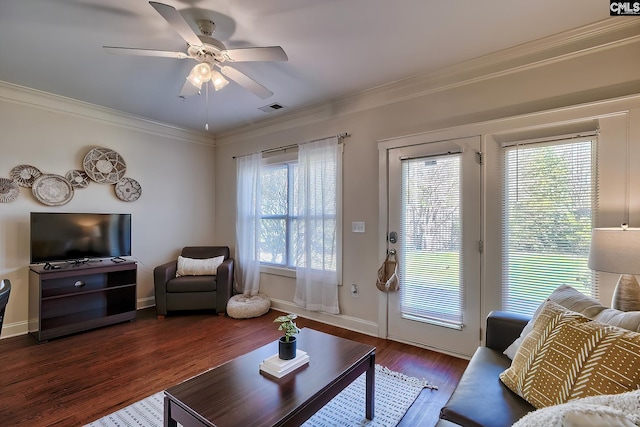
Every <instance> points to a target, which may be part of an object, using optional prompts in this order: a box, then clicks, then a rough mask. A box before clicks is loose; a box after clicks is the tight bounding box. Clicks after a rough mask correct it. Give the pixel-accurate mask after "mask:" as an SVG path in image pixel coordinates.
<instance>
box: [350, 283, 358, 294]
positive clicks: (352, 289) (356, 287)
mask: <svg viewBox="0 0 640 427" xmlns="http://www.w3.org/2000/svg"><path fill="white" fill-rule="evenodd" d="M359 295H360V290H359V289H358V285H356V284H355V283H353V284H352V285H351V296H352V297H354V298H358V296H359Z"/></svg>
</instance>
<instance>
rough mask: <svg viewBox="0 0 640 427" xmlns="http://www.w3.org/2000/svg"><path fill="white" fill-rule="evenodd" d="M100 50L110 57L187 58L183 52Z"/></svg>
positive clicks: (105, 48) (121, 48) (110, 47)
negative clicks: (110, 55)
mask: <svg viewBox="0 0 640 427" xmlns="http://www.w3.org/2000/svg"><path fill="white" fill-rule="evenodd" d="M102 48H103V49H104V50H105V51H106V52H107V53H110V54H112V55H130V56H157V57H161V58H176V59H185V58H188V57H189V56H188V55H187V54H186V53H183V52H171V51H168V50H153V49H138V48H135V47H117V46H102Z"/></svg>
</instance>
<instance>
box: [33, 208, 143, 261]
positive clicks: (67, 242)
mask: <svg viewBox="0 0 640 427" xmlns="http://www.w3.org/2000/svg"><path fill="white" fill-rule="evenodd" d="M130 255H131V214H104V213H54V212H31V263H32V264H37V263H41V262H52V261H72V260H73V261H77V260H83V259H88V258H116V257H122V256H130Z"/></svg>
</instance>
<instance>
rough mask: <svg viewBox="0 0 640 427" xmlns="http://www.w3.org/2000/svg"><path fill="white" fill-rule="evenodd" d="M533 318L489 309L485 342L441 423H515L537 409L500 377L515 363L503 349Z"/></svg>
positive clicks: (443, 413)
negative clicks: (499, 376)
mask: <svg viewBox="0 0 640 427" xmlns="http://www.w3.org/2000/svg"><path fill="white" fill-rule="evenodd" d="M530 319H531V317H530V316H524V315H520V314H515V313H509V312H506V311H492V312H491V313H489V316H488V317H487V325H486V335H485V337H486V339H485V346H483V347H479V348H478V349H477V350H476V352H475V353H474V355H473V357H472V358H471V360H470V361H469V365H468V366H467V369H466V370H465V371H464V374H463V375H462V378H461V379H460V382H459V383H458V386H457V387H456V389H455V390H454V392H453V394H452V395H451V398H450V399H449V401H448V402H447V404H446V405H445V406H444V407H443V408H442V409H441V411H440V419H441V420H440V422H438V424H437V426H438V427H445V426H454V425H460V426H465V427H471V426H496V427H498V426H511V425H512V424H513V423H515V422H516V421H518V420H519V419H520V418H522V417H523V416H525V415H526V414H527V413H529V412H531V411H533V410H535V408H534V407H533V406H532V405H530V404H529V403H527V401H526V400H524V399H522V398H521V397H520V396H518V395H517V394H515V393H514V392H512V391H511V390H509V389H508V388H507V387H506V386H505V385H504V384H503V383H502V382H501V381H500V379H499V378H498V375H499V374H500V373H501V372H502V371H504V370H505V369H507V368H508V367H509V366H510V365H511V359H509V358H508V357H507V356H505V355H504V354H502V352H503V351H504V350H505V349H506V348H507V347H508V346H509V345H510V344H511V343H512V342H513V341H515V340H516V339H517V338H518V337H519V336H520V333H521V332H522V329H523V328H524V327H525V325H526V324H527V322H528V321H529V320H530ZM447 421H448V422H447Z"/></svg>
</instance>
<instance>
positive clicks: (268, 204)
mask: <svg viewBox="0 0 640 427" xmlns="http://www.w3.org/2000/svg"><path fill="white" fill-rule="evenodd" d="M296 166H297V165H296V163H295V162H286V163H279V164H271V165H265V166H263V167H262V170H261V195H262V197H261V221H260V262H261V263H263V264H269V265H275V266H280V267H285V268H292V269H295V268H296V265H295V261H294V257H293V247H292V246H293V245H292V242H294V241H295V239H294V237H293V232H294V230H295V221H296V218H295V215H294V214H293V209H292V206H293V188H294V181H295V172H296Z"/></svg>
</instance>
